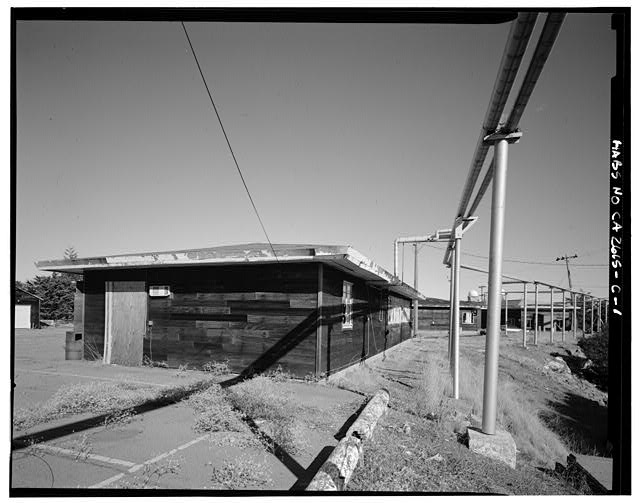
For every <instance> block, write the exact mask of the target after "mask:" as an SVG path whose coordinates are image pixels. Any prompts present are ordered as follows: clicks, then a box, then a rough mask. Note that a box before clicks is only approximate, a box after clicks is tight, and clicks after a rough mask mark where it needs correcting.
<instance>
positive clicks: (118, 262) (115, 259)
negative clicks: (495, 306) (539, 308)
mask: <svg viewBox="0 0 640 503" xmlns="http://www.w3.org/2000/svg"><path fill="white" fill-rule="evenodd" d="M273 248H274V249H275V250H276V253H275V255H274V253H273V250H272V249H271V247H270V246H269V245H262V244H249V245H237V246H220V247H215V248H200V249H193V250H179V251H169V252H146V253H132V254H126V255H111V256H104V257H89V258H77V259H73V260H69V259H60V260H43V261H40V262H36V267H38V268H39V269H41V270H43V271H55V272H65V273H76V274H82V273H84V272H86V271H100V270H113V269H147V268H152V267H153V268H155V267H188V266H225V265H248V264H275V263H280V264H283V263H308V262H319V263H323V264H327V265H329V266H332V267H334V268H336V269H339V270H341V271H343V272H347V273H348V274H351V275H353V276H355V277H358V278H360V279H362V280H364V281H365V283H367V284H369V285H371V286H374V287H376V288H380V289H387V290H390V291H391V292H393V293H396V294H398V295H402V296H404V297H408V298H410V299H424V298H425V297H424V296H423V295H422V294H420V293H419V292H418V291H417V290H415V289H414V288H412V287H411V286H409V285H407V284H406V283H404V282H402V280H400V278H398V277H396V276H394V275H393V274H391V273H390V272H388V271H387V270H385V269H383V268H382V267H380V266H379V265H378V264H376V263H375V262H373V261H372V260H371V259H369V258H367V257H365V256H364V255H362V254H361V253H360V252H358V251H357V250H356V249H354V248H352V247H351V246H326V245H274V246H273Z"/></svg>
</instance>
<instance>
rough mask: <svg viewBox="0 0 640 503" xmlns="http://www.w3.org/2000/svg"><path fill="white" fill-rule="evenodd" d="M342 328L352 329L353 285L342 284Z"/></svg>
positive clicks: (346, 282)
mask: <svg viewBox="0 0 640 503" xmlns="http://www.w3.org/2000/svg"><path fill="white" fill-rule="evenodd" d="M342 313H343V315H342V328H353V284H352V283H349V282H348V281H343V282H342Z"/></svg>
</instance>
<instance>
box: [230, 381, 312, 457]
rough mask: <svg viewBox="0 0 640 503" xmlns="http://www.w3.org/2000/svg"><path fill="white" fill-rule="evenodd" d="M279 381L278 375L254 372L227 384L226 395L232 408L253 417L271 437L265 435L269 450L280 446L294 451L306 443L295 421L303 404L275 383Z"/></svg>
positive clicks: (301, 410)
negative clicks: (256, 374)
mask: <svg viewBox="0 0 640 503" xmlns="http://www.w3.org/2000/svg"><path fill="white" fill-rule="evenodd" d="M279 382H280V381H279V380H278V379H277V378H276V379H274V378H272V377H267V376H257V377H254V378H253V379H249V380H247V381H244V382H242V383H240V384H237V385H235V386H233V387H231V388H229V391H228V398H229V401H230V402H231V404H232V406H233V407H234V408H235V409H237V410H239V411H241V412H242V413H243V414H244V415H245V416H248V417H250V418H251V419H252V420H254V421H255V422H256V424H258V425H259V426H260V429H261V430H262V431H263V432H264V433H265V434H266V436H268V437H269V438H270V440H269V439H266V438H265V440H266V441H267V447H268V448H269V449H270V450H272V451H273V450H274V449H275V448H276V446H280V447H281V448H282V449H284V450H285V451H287V452H291V453H296V452H298V451H300V450H301V449H303V448H304V446H305V441H304V438H303V435H302V429H301V427H300V425H299V424H298V417H299V416H300V415H301V414H302V413H303V412H304V407H301V406H300V405H298V404H297V403H296V402H295V397H294V396H293V394H292V393H291V392H288V391H286V390H284V389H283V388H282V386H278V384H279Z"/></svg>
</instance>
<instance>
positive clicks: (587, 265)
mask: <svg viewBox="0 0 640 503" xmlns="http://www.w3.org/2000/svg"><path fill="white" fill-rule="evenodd" d="M423 246H428V247H429V248H435V249H436V250H444V249H445V248H446V246H437V245H432V244H430V243H423V244H422V245H421V247H420V248H419V249H421V248H422V247H423ZM462 255H466V256H469V257H476V258H481V259H484V260H489V257H487V256H486V255H479V254H477V253H471V252H467V251H464V250H463V251H462ZM502 261H503V262H513V263H514V264H530V265H547V266H553V267H564V264H558V263H557V262H536V261H535V260H519V259H508V258H505V259H502ZM572 267H609V264H572Z"/></svg>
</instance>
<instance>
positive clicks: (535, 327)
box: [533, 283, 538, 346]
mask: <svg viewBox="0 0 640 503" xmlns="http://www.w3.org/2000/svg"><path fill="white" fill-rule="evenodd" d="M535 287H536V293H535V295H536V307H535V312H534V317H535V318H534V320H533V344H534V345H535V346H537V345H538V283H536V284H535Z"/></svg>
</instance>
